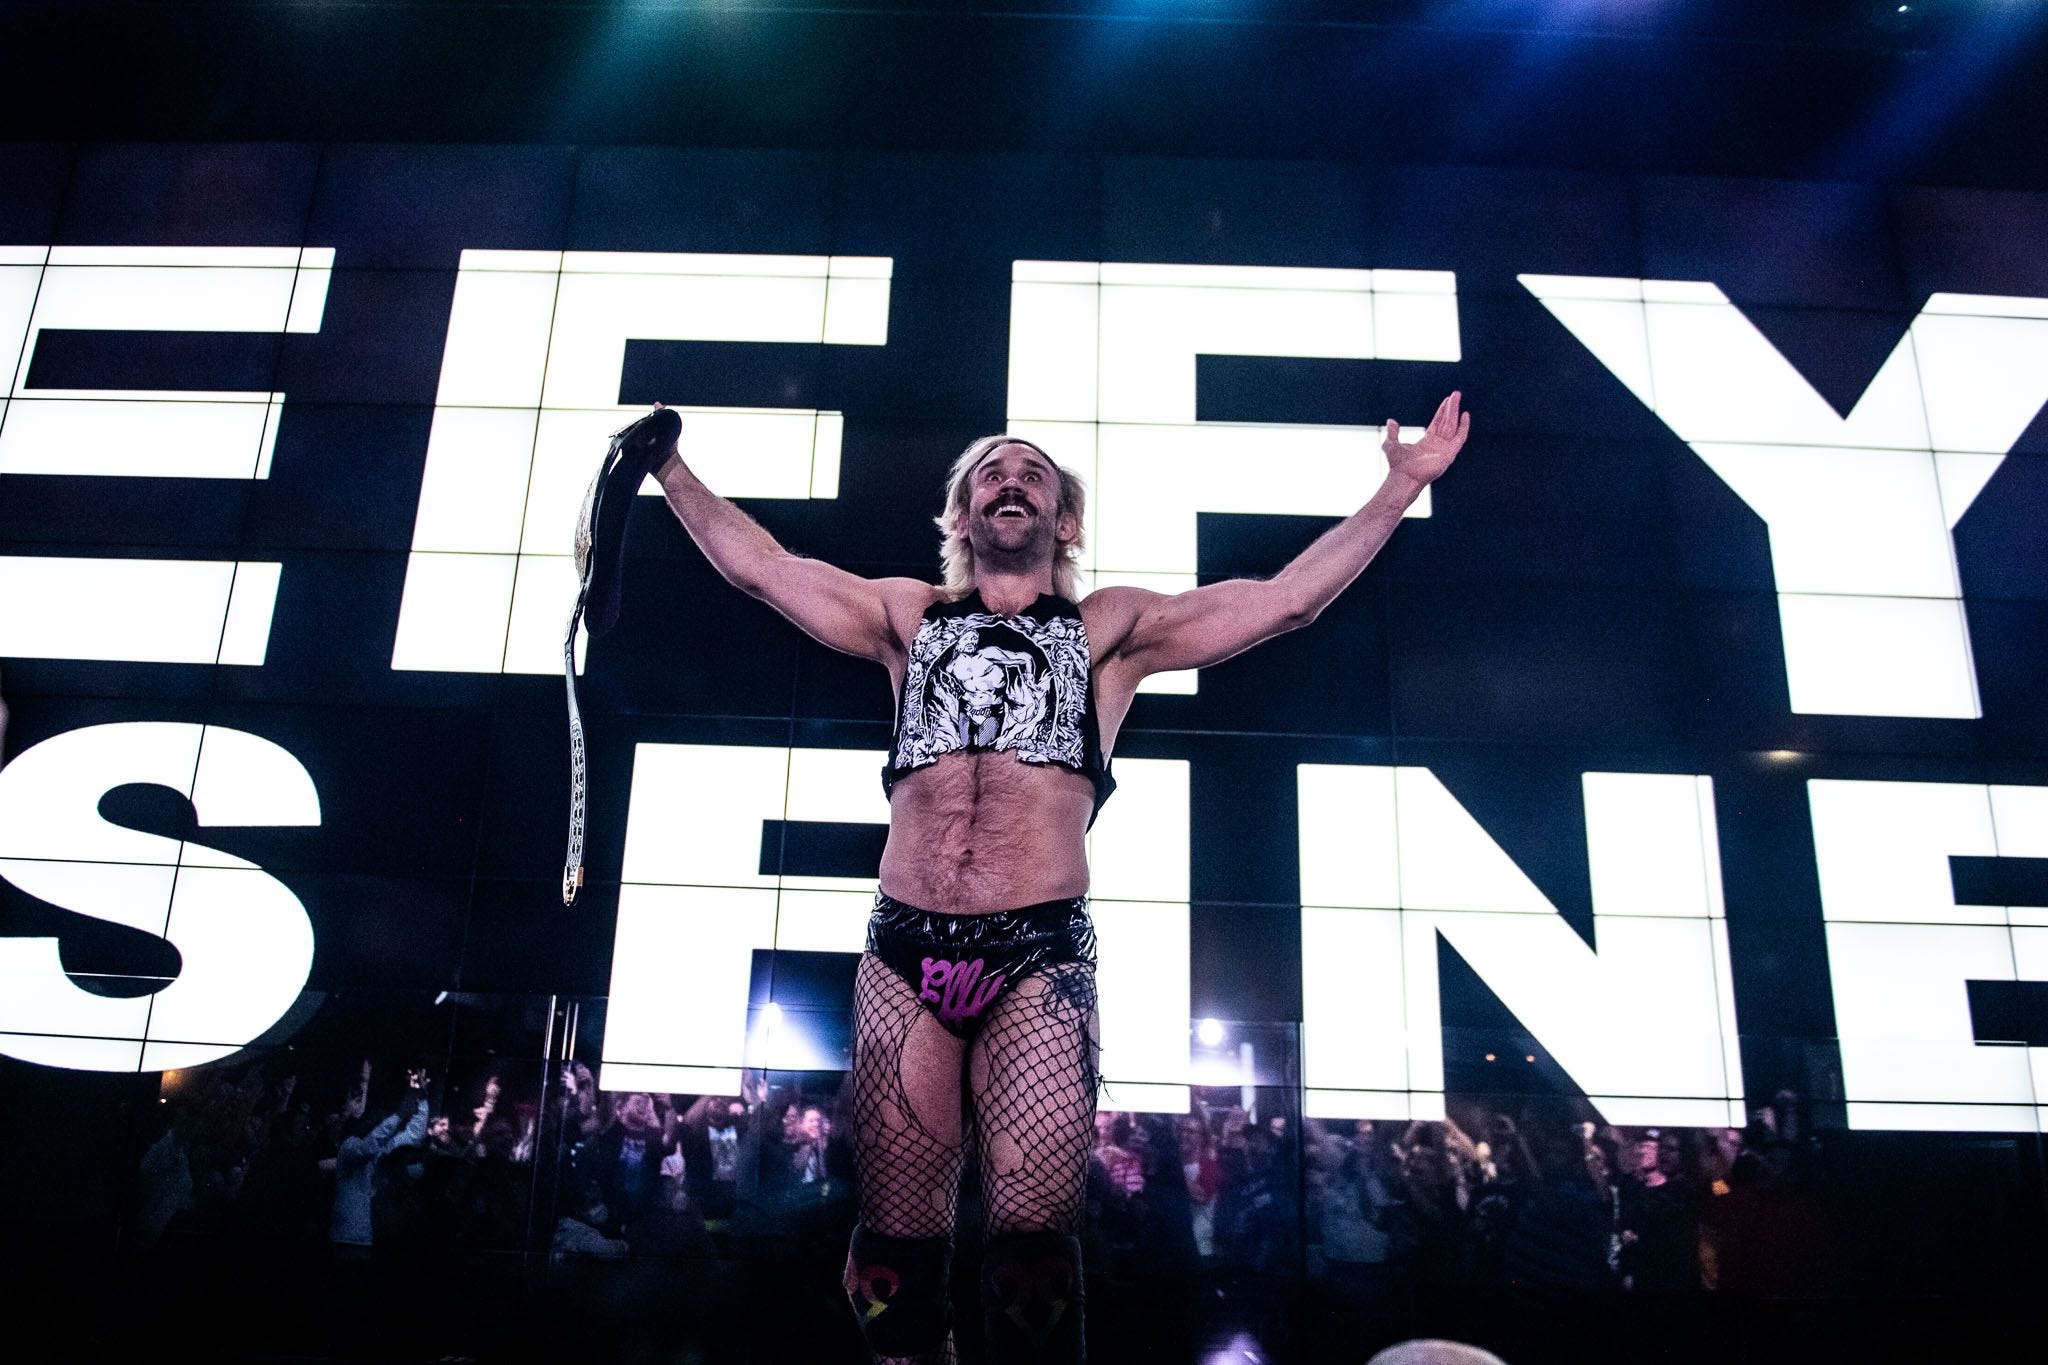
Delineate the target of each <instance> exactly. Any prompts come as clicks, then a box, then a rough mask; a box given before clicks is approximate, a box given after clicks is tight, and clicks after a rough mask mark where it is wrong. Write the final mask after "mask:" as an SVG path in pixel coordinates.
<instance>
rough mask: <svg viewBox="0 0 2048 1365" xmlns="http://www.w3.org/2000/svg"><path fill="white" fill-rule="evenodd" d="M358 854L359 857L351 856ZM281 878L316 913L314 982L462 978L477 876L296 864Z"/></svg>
mask: <svg viewBox="0 0 2048 1365" xmlns="http://www.w3.org/2000/svg"><path fill="white" fill-rule="evenodd" d="M351 861H352V862H353V861H354V860H351ZM279 880H281V881H283V882H284V883H285V885H286V886H288V887H289V888H290V889H291V891H292V893H293V894H294V895H296V896H297V897H298V898H299V900H300V902H301V903H302V904H303V905H304V906H305V907H306V913H307V915H308V916H309V917H310V918H311V919H312V921H313V942H314V945H315V951H314V954H313V972H312V976H311V977H310V978H309V979H308V981H307V987H308V989H311V990H347V989H349V988H351V987H360V986H362V985H364V984H366V983H375V984H376V985H377V986H378V987H379V988H380V989H386V990H409V991H427V992H435V993H438V992H440V991H443V990H446V989H448V988H449V987H450V986H451V985H452V984H453V983H454V982H456V981H457V980H458V979H459V978H458V975H457V973H458V972H459V970H460V968H461V963H462V945H463V936H464V933H465V931H466V929H467V926H468V920H469V897H470V881H469V877H468V875H467V873H466V872H465V874H464V875H462V876H459V877H435V878H425V877H400V876H367V875H362V874H357V873H347V874H332V873H314V872H290V873H286V874H284V875H283V876H282V877H280V878H279Z"/></svg>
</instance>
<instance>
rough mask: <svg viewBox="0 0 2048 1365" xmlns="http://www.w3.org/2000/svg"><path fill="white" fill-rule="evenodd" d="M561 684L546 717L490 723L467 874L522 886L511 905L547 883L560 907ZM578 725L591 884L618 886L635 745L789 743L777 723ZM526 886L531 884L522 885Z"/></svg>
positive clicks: (685, 834)
mask: <svg viewBox="0 0 2048 1365" xmlns="http://www.w3.org/2000/svg"><path fill="white" fill-rule="evenodd" d="M535 681H536V682H542V681H544V680H539V679H536V680H535ZM561 686H562V684H561V681H560V680H559V679H557V680H556V681H555V683H554V688H553V690H554V696H552V697H550V698H548V701H549V702H551V703H552V705H549V706H548V707H546V709H541V708H538V707H527V706H524V705H522V706H521V707H520V708H519V709H512V708H510V707H506V708H504V709H501V710H500V711H498V712H497V713H496V714H495V715H493V716H492V717H491V718H490V721H489V726H490V738H489V746H488V747H489V764H490V785H489V791H488V793H487V796H486V798H485V800H484V802H483V805H482V817H481V818H482V826H483V829H482V835H481V841H480V844H479V847H478V853H477V862H476V866H477V869H478V874H479V875H480V876H484V877H493V878H500V879H505V878H516V879H519V880H520V883H521V885H520V887H518V888H515V890H516V894H517V896H518V897H521V898H524V899H520V900H518V901H516V903H517V904H521V905H524V904H526V903H527V902H528V901H529V900H531V898H532V897H533V896H534V895H535V894H537V893H536V892H534V891H533V889H532V887H533V886H539V885H544V884H549V883H551V884H552V885H553V888H554V890H553V893H552V894H553V897H554V901H555V903H556V905H557V906H559V905H560V902H561V884H562V857H563V852H564V849H565V845H566V842H567V840H566V835H567V832H568V825H569V734H568V722H567V719H566V716H565V715H564V713H563V711H562V710H561V703H560V700H559V698H560V694H561ZM583 723H584V729H585V735H586V740H587V742H588V744H589V758H588V765H589V766H588V776H589V783H590V786H589V796H588V805H587V812H588V814H587V817H586V818H587V843H586V845H585V852H584V867H585V873H584V876H585V880H586V882H587V883H589V884H591V885H598V884H603V883H608V882H609V883H615V882H616V881H617V880H618V876H619V866H620V861H621V857H622V855H623V853H624V851H625V843H626V825H627V821H628V819H629V817H630V815H631V804H632V790H633V762H634V750H635V747H636V746H637V745H640V744H747V745H760V746H771V747H776V748H780V747H783V746H784V745H787V744H788V743H789V735H790V730H789V723H788V721H786V720H780V721H766V720H739V719H731V718H724V717H717V716H704V715H699V716H694V717H660V716H615V715H608V714H606V713H605V712H601V711H594V710H592V709H590V708H588V707H586V708H585V711H584V717H583ZM675 837H676V838H678V839H688V838H691V837H692V832H691V831H689V830H677V831H676V832H675ZM529 882H530V883H531V884H532V885H526V883H529ZM511 894H513V892H510V891H508V892H507V895H511ZM584 894H588V893H587V892H586V893H584ZM583 901H584V896H583V895H579V896H578V897H577V898H576V904H577V906H578V907H579V913H580V907H581V906H582V905H583ZM508 903H512V902H508ZM599 903H602V902H599ZM607 932H609V931H607ZM605 942H606V944H607V945H609V943H610V939H609V938H608V937H607V938H606V940H605ZM607 952H609V948H608V947H607ZM536 970H538V968H536ZM479 989H483V988H481V987H480V988H479ZM489 989H498V988H497V987H491V988H489ZM505 989H512V988H510V987H507V988H505ZM517 989H522V990H523V989H529V988H528V987H524V986H522V987H518V988H517ZM549 989H556V988H554V987H549ZM561 989H581V988H578V987H562V988H561Z"/></svg>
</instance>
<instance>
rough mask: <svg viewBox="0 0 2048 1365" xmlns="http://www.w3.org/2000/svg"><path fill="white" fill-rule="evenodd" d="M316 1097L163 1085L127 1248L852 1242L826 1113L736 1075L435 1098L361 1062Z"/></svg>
mask: <svg viewBox="0 0 2048 1365" xmlns="http://www.w3.org/2000/svg"><path fill="white" fill-rule="evenodd" d="M322 1079H324V1080H326V1081H327V1082H328V1084H327V1085H326V1086H325V1088H324V1090H323V1089H322V1088H321V1087H320V1086H319V1085H317V1084H315V1085H311V1086H303V1085H302V1084H301V1077H299V1076H298V1075H296V1074H285V1075H271V1074H268V1072H267V1069H266V1067H264V1066H263V1065H255V1066H251V1067H249V1068H247V1069H245V1070H242V1071H241V1072H240V1073H239V1074H235V1073H234V1072H232V1071H225V1070H220V1069H206V1070H200V1071H194V1072H189V1073H182V1074H181V1073H172V1075H171V1077H170V1079H169V1080H168V1081H167V1084H166V1087H165V1092H166V1093H165V1096H164V1100H165V1108H164V1122H163V1125H162V1131H161V1134H160V1135H159V1136H158V1137H157V1138H156V1139H155V1141H153V1142H152V1143H151V1144H150V1145H149V1147H148V1148H147V1150H146V1151H145V1152H144V1153H143V1155H142V1158H141V1161H140V1165H139V1169H138V1172H137V1177H136V1180H135V1183H134V1193H133V1200H132V1215H131V1217H130V1218H129V1220H128V1222H127V1226H126V1237H127V1239H128V1243H129V1245H130V1247H131V1248H132V1249H133V1250H135V1251H137V1252H141V1253H149V1252H153V1251H156V1250H158V1249H159V1248H162V1247H165V1246H170V1247H179V1246H188V1245H191V1244H193V1243H194V1242H195V1240H209V1239H210V1240H212V1241H215V1242H217V1241H219V1240H220V1239H227V1240H232V1241H234V1242H238V1243H242V1244H252V1243H253V1244H260V1245H270V1246H275V1245H278V1244H293V1245H298V1246H301V1247H305V1246H320V1247H324V1249H325V1253H326V1254H327V1255H329V1256H331V1257H332V1258H334V1259H335V1260H338V1261H348V1260H355V1259H368V1258H371V1257H373V1256H374V1257H376V1258H379V1259H387V1260H389V1259H403V1258H405V1257H408V1256H413V1255H418V1254H422V1253H440V1252H445V1251H448V1250H477V1251H494V1252H495V1251H522V1252H536V1251H548V1252H550V1253H552V1254H554V1255H557V1256H562V1257H575V1256H597V1257H623V1256H626V1255H628V1254H654V1255H704V1256H709V1255H713V1254H717V1253H720V1252H722V1251H724V1250H727V1249H728V1246H727V1243H728V1241H730V1242H732V1243H734V1244H736V1245H739V1246H742V1247H744V1246H745V1245H747V1244H748V1243H750V1242H757V1241H759V1240H760V1239H764V1238H778V1237H779V1238H789V1237H804V1236H808V1235H810V1234H811V1233H814V1232H821V1231H823V1230H824V1229H825V1227H826V1225H831V1224H837V1223H840V1222H844V1224H845V1226H846V1227H847V1228H849V1229H850V1227H851V1224H852V1213H851V1207H852V1205H851V1200H852V1197H853V1180H852V1153H851V1151H850V1150H849V1149H848V1147H847V1144H846V1140H845V1137H844V1133H845V1131H846V1130H845V1128H844V1126H843V1125H842V1124H840V1123H838V1122H836V1120H835V1116H834V1114H833V1112H832V1109H833V1106H834V1104H835V1103H836V1099H835V1097H834V1096H833V1095H832V1094H830V1093H823V1094H819V1095H816V1096H813V1095H810V1094H807V1093H806V1092H805V1091H804V1090H803V1089H802V1088H801V1087H800V1086H789V1087H770V1086H769V1085H768V1084H767V1083H766V1082H765V1080H762V1079H759V1078H757V1077H754V1076H752V1075H750V1076H749V1079H748V1083H747V1087H746V1094H745V1095H744V1096H735V1097H720V1096H695V1097H690V1096H673V1095H656V1094H648V1093H645V1092H639V1091H604V1090H600V1089H599V1088H598V1086H597V1082H596V1079H595V1077H594V1076H593V1075H592V1073H591V1072H590V1070H589V1068H588V1067H586V1066H585V1065H584V1064H582V1063H580V1062H572V1063H569V1064H567V1065H564V1066H562V1067H560V1068H559V1069H558V1070H556V1071H555V1072H553V1073H552V1074H551V1075H550V1076H549V1077H548V1078H547V1084H546V1085H545V1086H543V1085H542V1084H541V1083H540V1077H539V1076H538V1075H537V1074H536V1073H535V1072H534V1068H532V1067H531V1066H529V1067H526V1068H523V1069H521V1068H505V1069H496V1070H487V1071H483V1072H481V1073H480V1074H478V1075H476V1076H475V1077H473V1078H471V1079H469V1080H468V1081H466V1082H465V1083H463V1084H459V1085H446V1086H443V1085H438V1084H436V1082H435V1080H434V1078H433V1077H431V1076H430V1075H429V1074H428V1073H427V1071H426V1070H425V1069H424V1068H420V1067H412V1068H404V1069H401V1070H400V1072H399V1073H398V1074H397V1075H395V1076H393V1077H392V1078H390V1080H389V1081H388V1082H385V1081H384V1080H383V1078H381V1077H380V1075H379V1074H378V1071H377V1069H376V1068H374V1067H373V1066H372V1064H371V1063H370V1062H367V1061H366V1062H362V1063H361V1064H360V1065H359V1066H355V1065H352V1066H351V1067H350V1068H349V1069H348V1071H347V1072H346V1074H345V1075H344V1076H342V1077H341V1078H340V1079H339V1082H338V1083H336V1081H335V1078H333V1077H327V1078H322ZM828 1079H833V1080H836V1078H828ZM309 1092H311V1093H309Z"/></svg>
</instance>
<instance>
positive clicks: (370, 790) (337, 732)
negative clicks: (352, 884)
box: [205, 702, 488, 878]
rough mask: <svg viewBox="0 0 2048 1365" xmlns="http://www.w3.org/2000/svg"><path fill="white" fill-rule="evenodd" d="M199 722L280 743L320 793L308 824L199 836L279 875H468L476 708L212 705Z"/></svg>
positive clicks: (477, 752) (477, 793)
mask: <svg viewBox="0 0 2048 1365" xmlns="http://www.w3.org/2000/svg"><path fill="white" fill-rule="evenodd" d="M209 723H210V724H214V725H222V726H228V727H230V728H233V729H236V730H242V731H246V732H247V733H249V734H253V735H257V736H259V737H261V738H263V739H267V740H270V741H271V742H272V743H275V744H278V745H281V746H282V747H283V748H284V749H285V750H286V751H287V752H289V753H290V754H291V755H292V756H293V757H294V758H296V759H297V760H298V761H299V763H300V764H301V765H302V766H303V767H304V768H305V770H306V772H307V774H308V776H310V777H311V778H312V779H313V787H314V790H315V791H316V792H317V793H318V794H319V797H320V823H319V824H318V825H313V826H279V827H250V828H240V827H229V828H215V827H212V826H209V827H208V828H207V829H206V831H205V834H206V840H205V841H206V842H207V843H209V844H212V845H215V846H217V847H219V848H221V849H222V850H224V851H226V852H228V853H233V854H235V855H236V856H238V857H242V858H247V859H248V860H250V861H251V862H254V863H256V864H257V865H258V866H261V867H264V868H267V869H269V870H271V871H274V872H278V873H280V875H282V874H283V873H285V872H300V871H303V872H317V873H332V874H338V875H344V876H346V875H361V874H381V875H391V876H398V877H408V878H437V877H467V876H469V875H470V874H471V873H472V872H473V871H474V870H475V868H476V847H477V825H478V813H479V811H480V810H481V809H482V807H483V804H484V778H485V763H486V761H487V753H488V744H487V735H488V718H487V717H486V716H485V715H484V714H483V713H482V712H480V711H477V710H474V709H463V710H429V709H425V708H400V707H393V706H382V707H370V706H353V707H342V706H333V705H321V706H283V705H270V706H258V705H248V704H229V703H225V702H224V703H220V704H217V705H216V706H215V707H214V708H213V712H212V715H211V716H210V717H209Z"/></svg>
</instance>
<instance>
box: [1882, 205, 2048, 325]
mask: <svg viewBox="0 0 2048 1365" xmlns="http://www.w3.org/2000/svg"><path fill="white" fill-rule="evenodd" d="M1891 198H1892V211H1893V214H1894V220H1893V221H1894V222H1895V223H1896V225H1897V227H1896V230H1897V233H1898V239H1899V254H1900V257H1901V260H1902V262H1903V264H1904V269H1905V276H1906V283H1907V285H1908V287H1909V290H1910V294H1911V298H1912V299H1913V300H1919V299H1923V298H1925V297H1926V296H1927V295H1928V294H1931V293H1935V292H1937V291H1940V292H1949V293H1964V294H2026V295H2032V296H2035V297H2048V194H2039V193H2021V192H2016V191H2011V190H1989V189H1962V188H1956V189H1928V188H1921V187H1918V186H1908V187H1904V188H1900V189H1896V190H1894V191H1892V195H1891Z"/></svg>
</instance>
